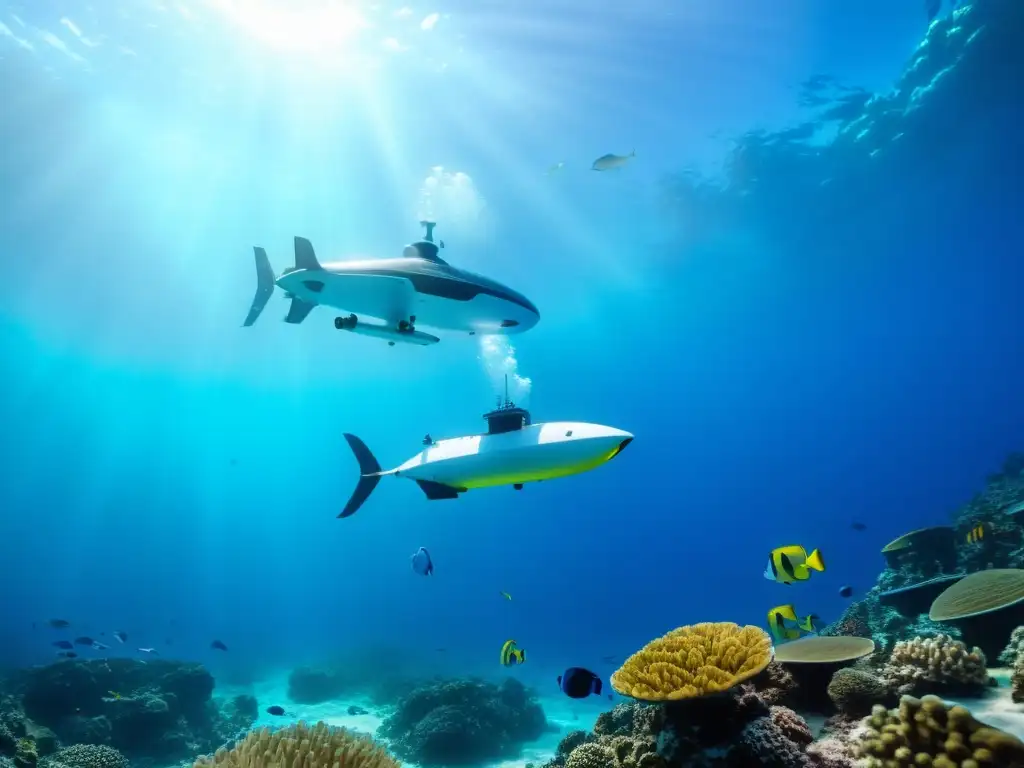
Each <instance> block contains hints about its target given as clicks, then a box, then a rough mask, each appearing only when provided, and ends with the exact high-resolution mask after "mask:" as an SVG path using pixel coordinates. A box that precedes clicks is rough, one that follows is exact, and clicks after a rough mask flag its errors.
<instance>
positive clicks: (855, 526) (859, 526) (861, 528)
mask: <svg viewBox="0 0 1024 768" xmlns="http://www.w3.org/2000/svg"><path fill="white" fill-rule="evenodd" d="M850 527H851V528H853V530H855V531H866V530H867V529H868V527H867V526H866V525H864V523H858V522H857V521H856V520H854V521H853V522H852V523H850Z"/></svg>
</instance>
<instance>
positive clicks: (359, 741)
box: [194, 723, 399, 768]
mask: <svg viewBox="0 0 1024 768" xmlns="http://www.w3.org/2000/svg"><path fill="white" fill-rule="evenodd" d="M214 766H219V767H220V768H398V766H399V763H398V762H397V761H396V760H395V759H394V758H393V757H391V755H389V754H388V753H387V751H386V750H385V749H384V748H383V747H381V746H380V745H379V744H377V742H375V741H374V740H373V739H371V738H370V737H369V736H364V735H362V734H357V733H354V732H353V731H348V730H346V729H344V728H333V727H331V726H329V725H325V724H324V723H317V724H316V725H314V726H313V727H309V726H307V725H306V724H305V723H299V724H298V725H293V726H291V727H289V728H283V729H281V730H279V731H274V732H273V733H271V731H270V730H269V729H267V728H263V729H260V730H258V731H250V732H249V734H248V735H247V736H246V737H245V739H243V740H242V741H240V742H239V743H238V744H236V745H235V747H234V748H233V749H230V750H227V749H223V748H221V749H218V750H217V752H216V754H215V755H214V756H213V757H212V758H207V757H203V758H200V759H199V760H197V761H196V763H195V766H194V768H213V767H214Z"/></svg>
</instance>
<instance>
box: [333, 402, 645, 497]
mask: <svg viewBox="0 0 1024 768" xmlns="http://www.w3.org/2000/svg"><path fill="white" fill-rule="evenodd" d="M484 419H486V420H487V432H486V434H482V435H468V436H465V437H452V438H448V439H445V440H434V439H433V438H431V437H430V435H427V436H426V437H424V438H423V450H422V451H420V452H419V453H417V454H416V455H415V456H413V457H412V458H411V459H409V460H408V461H406V462H405V463H404V464H402V465H401V466H399V467H396V468H395V469H389V470H381V467H380V464H379V463H377V459H376V458H374V456H373V454H372V453H371V452H370V449H369V448H367V447H366V444H365V443H364V442H363V441H362V440H360V439H359V438H358V437H356V436H355V435H352V434H349V433H347V432H346V433H345V439H346V440H347V441H348V444H349V447H350V448H351V449H352V453H354V454H355V457H356V461H358V462H359V473H360V476H359V483H358V484H357V485H356V489H355V491H353V492H352V497H351V498H350V499H349V500H348V503H347V504H346V505H345V508H344V509H343V510H342V511H341V513H340V514H339V515H338V517H349V516H350V515H354V514H355V513H356V512H357V511H358V510H359V508H360V507H361V506H362V505H363V503H364V502H365V501H366V499H367V498H369V496H370V494H371V493H373V490H374V488H376V487H377V483H379V482H380V479H381V478H382V477H384V476H385V475H394V476H395V477H407V478H409V479H410V480H414V481H415V482H416V484H417V485H418V486H419V487H420V488H421V489H423V492H424V493H425V494H426V496H427V498H428V499H430V500H431V501H435V500H438V499H457V498H458V497H459V494H460V493H465V492H466V491H469V490H473V489H474V488H490V487H493V486H496V485H511V486H512V487H513V488H515V489H516V490H517V491H519V490H522V488H523V484H524V483H535V482H540V481H541V480H553V479H554V478H556V477H567V476H569V475H576V474H579V473H581V472H586V471H588V470H591V469H594V468H595V467H597V466H600V465H601V464H604V463H606V462H608V461H611V460H612V459H614V458H615V457H616V456H618V455H619V454H620V453H622V451H623V449H624V448H625V447H626V446H627V445H629V444H630V443H631V442H632V441H633V435H631V434H630V433H629V432H624V431H622V430H621V429H616V428H615V427H606V426H603V425H601V424H588V423H586V422H582V421H551V422H547V423H545V424H534V423H532V421H531V419H530V413H529V411H527V410H525V409H523V408H518V407H517V406H516V404H515V403H513V402H512V401H511V400H509V399H508V395H507V394H506V396H505V398H504V400H502V399H501V398H499V399H498V407H497V408H496V409H495V410H493V411H490V412H489V413H485V414H484Z"/></svg>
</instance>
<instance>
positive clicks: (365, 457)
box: [338, 432, 381, 517]
mask: <svg viewBox="0 0 1024 768" xmlns="http://www.w3.org/2000/svg"><path fill="white" fill-rule="evenodd" d="M345 440H347V441H348V447H349V448H351V449H352V453H353V454H354V455H355V457H356V461H357V462H359V482H358V483H356V489H355V490H354V491H353V492H352V496H351V498H349V500H348V503H347V504H346V505H345V508H344V509H343V510H341V514H339V515H338V517H349V516H350V515H354V514H355V513H356V512H358V511H359V508H360V507H361V506H363V502H365V501H366V500H367V499H368V498H369V497H370V494H371V493H373V489H374V488H376V487H377V483H379V482H380V472H381V470H380V464H378V463H377V459H376V458H374V456H373V454H372V453H370V449H369V448H367V447H366V443H364V442H363V441H362V440H360V439H359V438H358V437H356V436H355V435H350V434H349V433H348V432H346V433H345Z"/></svg>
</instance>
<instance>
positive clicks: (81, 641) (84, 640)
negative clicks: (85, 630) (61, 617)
mask: <svg viewBox="0 0 1024 768" xmlns="http://www.w3.org/2000/svg"><path fill="white" fill-rule="evenodd" d="M95 643H96V641H95V640H93V639H92V638H91V637H89V636H88V635H82V636H81V637H76V638H75V645H95Z"/></svg>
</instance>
